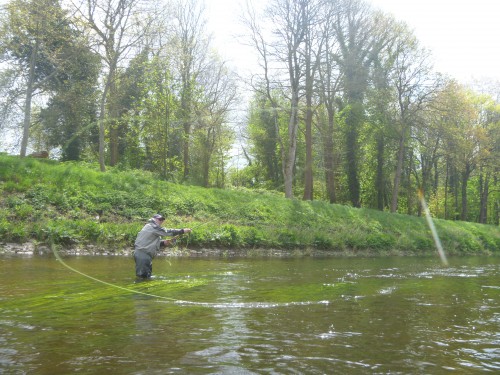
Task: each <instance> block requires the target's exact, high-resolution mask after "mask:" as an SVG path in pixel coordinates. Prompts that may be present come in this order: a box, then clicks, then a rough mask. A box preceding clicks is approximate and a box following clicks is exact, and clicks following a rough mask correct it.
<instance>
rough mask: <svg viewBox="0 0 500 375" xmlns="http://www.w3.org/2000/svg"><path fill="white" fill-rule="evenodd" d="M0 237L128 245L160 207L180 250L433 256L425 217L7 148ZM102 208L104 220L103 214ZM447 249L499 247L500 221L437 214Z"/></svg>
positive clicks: (0, 163)
mask: <svg viewBox="0 0 500 375" xmlns="http://www.w3.org/2000/svg"><path fill="white" fill-rule="evenodd" d="M0 190H1V192H2V194H1V199H0V242H3V243H7V242H14V243H25V242H35V243H36V244H56V245H60V246H61V247H79V246H80V247H84V246H86V245H95V246H97V247H99V248H103V249H104V248H105V249H108V250H109V249H112V250H114V251H120V250H123V249H125V248H130V247H131V246H132V244H133V242H134V239H135V236H136V234H137V232H138V231H139V230H140V229H141V227H142V226H143V225H144V222H145V221H146V220H147V219H148V218H149V217H151V215H152V214H154V213H156V212H160V213H163V214H164V215H166V216H167V221H166V226H169V227H176V228H178V227H192V228H193V232H192V233H191V234H190V235H189V236H184V237H182V238H181V239H180V240H179V241H178V243H177V246H178V247H179V248H180V249H184V248H189V249H232V250H235V251H236V252H238V251H241V252H246V251H248V250H252V249H279V250H286V251H291V252H294V251H298V252H300V253H306V254H307V253H312V252H315V251H322V252H327V253H331V254H332V255H334V254H343V253H351V254H353V253H363V254H366V253H372V254H379V255H385V254H416V255H420V254H432V253H434V252H435V251H436V247H435V244H434V241H433V239H432V236H431V234H430V231H429V229H428V227H427V223H426V221H425V219H423V218H418V217H412V216H406V215H399V214H389V213H384V212H380V211H375V210H368V209H354V208H350V207H346V206H339V205H331V204H328V203H325V202H303V201H300V200H289V199H285V198H283V197H282V196H281V195H280V194H277V193H270V192H256V191H241V190H220V189H205V188H201V187H194V186H184V185H177V184H172V183H168V182H164V181H160V180H157V179H156V178H155V176H153V175H151V174H149V173H147V172H144V171H119V170H110V171H108V172H106V173H101V172H99V171H98V167H97V166H94V165H85V164H76V163H59V162H55V161H50V160H37V159H31V158H24V159H21V158H18V157H14V156H7V155H0ZM97 215H99V219H97V218H96V217H97ZM435 224H436V227H437V230H438V232H439V236H440V238H441V241H442V244H443V247H444V249H445V251H446V252H447V253H448V254H484V253H487V254H491V253H497V252H500V229H499V228H498V227H493V226H486V225H479V224H473V223H466V222H451V221H443V220H436V222H435Z"/></svg>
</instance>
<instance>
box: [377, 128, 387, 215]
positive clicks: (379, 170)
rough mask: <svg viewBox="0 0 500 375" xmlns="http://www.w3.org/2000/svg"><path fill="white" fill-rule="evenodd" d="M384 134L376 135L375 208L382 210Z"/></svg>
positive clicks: (383, 194) (383, 195) (383, 193)
mask: <svg viewBox="0 0 500 375" xmlns="http://www.w3.org/2000/svg"><path fill="white" fill-rule="evenodd" d="M384 149H385V144H384V136H383V135H382V134H379V135H378V136H377V177H376V189H377V209H378V210H380V211H383V210H384V197H385V177H384Z"/></svg>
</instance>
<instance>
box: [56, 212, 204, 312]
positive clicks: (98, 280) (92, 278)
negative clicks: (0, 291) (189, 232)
mask: <svg viewBox="0 0 500 375" xmlns="http://www.w3.org/2000/svg"><path fill="white" fill-rule="evenodd" d="M213 221H214V220H210V221H207V222H204V223H200V224H198V225H196V226H195V227H194V228H199V227H201V226H203V225H206V224H208V223H211V222H213ZM182 235H184V233H183V234H178V235H176V236H173V237H172V239H171V240H170V241H172V240H175V239H176V238H177V237H180V236H182ZM50 248H51V250H52V253H53V254H54V256H55V258H56V259H57V261H59V263H61V264H62V265H63V266H64V267H66V268H67V269H69V270H70V271H72V272H74V273H77V274H79V275H81V276H83V277H86V278H88V279H90V280H93V281H95V282H98V283H100V284H103V285H107V286H109V287H112V288H116V289H120V290H124V291H127V292H129V293H134V294H141V295H144V296H149V297H154V298H159V299H163V300H167V301H174V302H180V303H182V302H187V301H182V300H179V299H175V298H171V297H165V296H159V295H157V294H152V293H146V292H141V291H140V290H135V289H130V288H126V287H123V286H120V285H116V284H113V283H110V282H107V281H104V280H100V279H98V278H96V277H94V276H91V275H88V274H86V273H84V272H81V271H79V270H77V269H76V268H73V267H71V266H70V265H68V264H67V263H66V262H65V261H64V260H63V259H62V258H61V255H60V254H59V252H58V251H57V249H56V246H55V245H54V244H53V243H52V244H51V245H50Z"/></svg>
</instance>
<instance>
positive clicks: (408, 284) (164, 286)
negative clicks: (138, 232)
mask: <svg viewBox="0 0 500 375" xmlns="http://www.w3.org/2000/svg"><path fill="white" fill-rule="evenodd" d="M449 263H450V264H449V266H448V267H445V266H443V265H441V263H440V262H439V259H438V257H437V256H436V258H433V257H427V258H418V257H388V258H302V259H295V258H292V259H284V258H252V259H239V258H234V259H207V258H199V259H198V258H196V259H193V258H168V257H159V258H157V259H155V261H154V267H153V273H154V274H155V277H154V278H153V279H152V280H149V281H145V282H136V280H135V278H134V274H133V273H134V267H133V260H132V259H131V258H129V257H120V256H106V257H102V256H67V257H65V258H64V261H63V262H60V261H58V260H56V259H55V258H54V257H53V256H51V255H50V256H49V255H45V256H38V255H24V256H23V255H5V254H3V255H0V265H1V274H0V280H1V282H0V374H9V375H10V374H47V375H49V374H50V375H57V374H65V375H66V374H105V373H109V374H144V375H146V374H147V375H151V374H447V373H451V372H453V373H458V374H460V373H462V374H471V373H482V372H488V371H489V372H492V373H493V372H497V373H498V372H499V371H500V272H499V271H500V258H496V257H489V258H488V257H484V258H483V257H463V258H451V259H449ZM65 265H67V266H65ZM79 272H81V273H79ZM85 275H87V276H90V277H92V278H93V279H91V278H89V277H87V276H85Z"/></svg>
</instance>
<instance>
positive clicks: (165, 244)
mask: <svg viewBox="0 0 500 375" xmlns="http://www.w3.org/2000/svg"><path fill="white" fill-rule="evenodd" d="M175 241H176V239H175V238H172V239H171V240H163V241H162V243H163V246H170V245H174V244H175Z"/></svg>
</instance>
